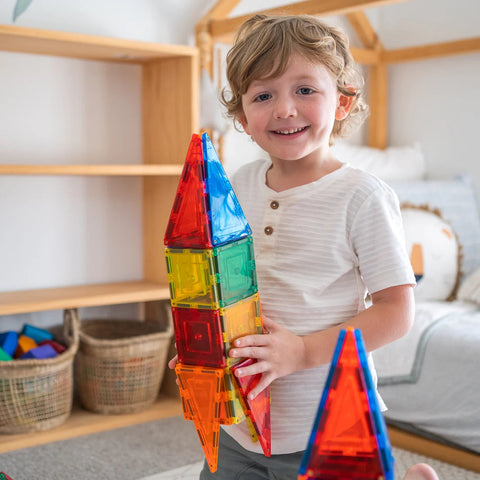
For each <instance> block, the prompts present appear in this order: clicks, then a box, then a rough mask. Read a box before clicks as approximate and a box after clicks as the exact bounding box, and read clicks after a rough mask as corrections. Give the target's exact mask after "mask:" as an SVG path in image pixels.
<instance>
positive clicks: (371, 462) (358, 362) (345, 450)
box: [298, 328, 394, 480]
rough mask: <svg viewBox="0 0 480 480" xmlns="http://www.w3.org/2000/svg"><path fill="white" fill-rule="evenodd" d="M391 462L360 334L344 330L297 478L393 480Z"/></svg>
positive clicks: (388, 443)
mask: <svg viewBox="0 0 480 480" xmlns="http://www.w3.org/2000/svg"><path fill="white" fill-rule="evenodd" d="M393 462H394V460H393V455H392V452H391V446H390V441H389V439H388V434H387V429H386V426H385V421H384V419H383V416H382V414H381V412H380V408H379V405H378V400H377V398H376V394H375V388H374V385H373V382H372V378H371V374H370V371H369V368H368V363H367V356H366V352H365V347H364V345H363V340H362V336H361V333H360V330H354V329H353V328H348V329H347V330H342V331H341V332H340V335H339V338H338V342H337V346H336V348H335V352H334V355H333V360H332V363H331V366H330V371H329V374H328V377H327V381H326V383H325V388H324V391H323V394H322V398H321V400H320V406H319V409H318V413H317V416H316V419H315V422H314V425H313V428H312V433H311V436H310V440H309V443H308V445H307V449H306V450H305V454H304V456H303V459H302V464H301V467H300V470H299V475H298V479H299V480H308V479H317V478H361V479H365V480H393V478H394V470H393Z"/></svg>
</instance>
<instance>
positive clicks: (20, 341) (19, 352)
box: [0, 324, 66, 361]
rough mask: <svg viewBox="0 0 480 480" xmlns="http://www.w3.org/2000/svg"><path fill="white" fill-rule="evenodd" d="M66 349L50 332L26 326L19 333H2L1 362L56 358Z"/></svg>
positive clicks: (0, 343) (0, 337)
mask: <svg viewBox="0 0 480 480" xmlns="http://www.w3.org/2000/svg"><path fill="white" fill-rule="evenodd" d="M65 350H66V348H65V347H64V346H63V345H61V344H59V343H58V342H56V341H55V340H54V336H53V334H52V333H51V332H49V331H48V330H45V329H43V328H39V327H35V326H33V325H28V324H25V325H24V326H23V328H22V330H21V331H20V332H19V333H18V332H14V331H7V332H1V333H0V361H12V360H26V359H36V360H44V359H46V358H54V357H56V356H58V355H59V354H60V353H63V352H64V351H65Z"/></svg>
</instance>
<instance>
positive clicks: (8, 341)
mask: <svg viewBox="0 0 480 480" xmlns="http://www.w3.org/2000/svg"><path fill="white" fill-rule="evenodd" d="M17 345H18V333H17V332H13V331H9V332H2V333H0V348H2V349H3V351H4V352H5V353H7V354H8V355H10V357H13V356H14V355H15V350H16V349H17Z"/></svg>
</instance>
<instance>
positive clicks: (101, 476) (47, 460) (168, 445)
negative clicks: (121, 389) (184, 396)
mask: <svg viewBox="0 0 480 480" xmlns="http://www.w3.org/2000/svg"><path fill="white" fill-rule="evenodd" d="M202 458H203V451H202V448H201V446H200V443H199V441H198V437H197V434H196V432H195V430H194V428H193V423H192V422H187V421H185V420H183V417H181V416H178V417H171V418H167V419H164V420H158V421H155V422H148V423H143V424H139V425H134V426H132V427H125V428H119V429H116V430H111V431H107V432H101V433H96V434H92V435H85V436H83V437H78V438H73V439H70V440H65V441H62V442H54V443H50V444H47V445H42V446H38V447H32V448H25V449H22V450H16V451H13V452H7V453H4V454H0V471H3V472H5V473H6V474H8V475H9V476H10V477H12V479H13V480H37V479H49V480H77V479H83V478H85V479H87V478H88V479H92V480H137V479H140V478H142V477H146V476H149V475H154V474H158V473H159V472H164V471H168V470H172V469H175V468H178V467H180V466H183V465H187V464H191V463H195V462H198V461H200V460H201V459H202Z"/></svg>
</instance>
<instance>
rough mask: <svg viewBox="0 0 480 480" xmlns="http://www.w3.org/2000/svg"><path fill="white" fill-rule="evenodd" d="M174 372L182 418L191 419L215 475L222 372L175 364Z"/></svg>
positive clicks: (219, 369) (221, 398) (222, 396)
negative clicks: (183, 413)
mask: <svg viewBox="0 0 480 480" xmlns="http://www.w3.org/2000/svg"><path fill="white" fill-rule="evenodd" d="M175 372H176V374H177V377H178V380H179V384H180V385H179V387H180V395H181V397H182V404H183V407H184V410H186V411H187V415H185V418H188V417H190V418H191V419H192V421H193V423H194V425H195V429H196V430H197V434H198V438H199V439H200V443H201V444H202V448H203V452H204V454H205V458H206V460H207V463H208V466H209V468H210V471H211V472H215V471H216V470H217V461H218V438H219V434H220V421H221V416H222V405H223V404H224V403H225V389H224V386H223V383H224V370H223V369H222V368H206V367H194V366H187V365H182V364H180V363H178V364H177V366H176V367H175ZM223 414H224V413H223Z"/></svg>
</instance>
